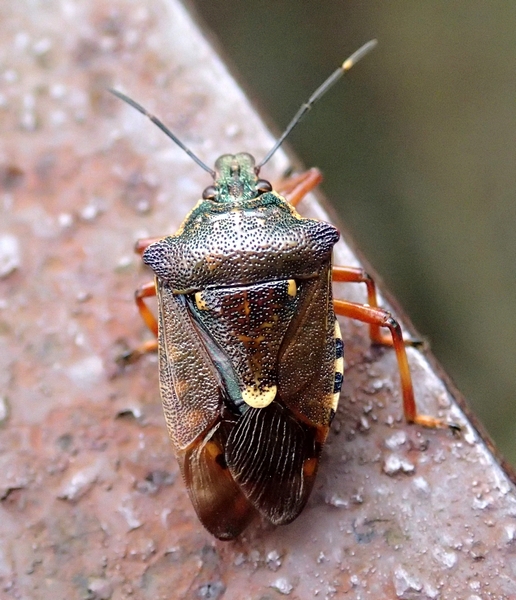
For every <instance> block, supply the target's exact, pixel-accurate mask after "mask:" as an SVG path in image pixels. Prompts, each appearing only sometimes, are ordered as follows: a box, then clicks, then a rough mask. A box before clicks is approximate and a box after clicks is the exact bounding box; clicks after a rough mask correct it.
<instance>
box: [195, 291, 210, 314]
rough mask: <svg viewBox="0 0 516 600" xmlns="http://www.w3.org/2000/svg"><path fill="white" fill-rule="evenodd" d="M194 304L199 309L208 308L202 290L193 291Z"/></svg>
mask: <svg viewBox="0 0 516 600" xmlns="http://www.w3.org/2000/svg"><path fill="white" fill-rule="evenodd" d="M195 304H196V306H197V308H198V309H199V310H208V305H207V304H206V300H205V299H204V296H203V295H202V292H195Z"/></svg>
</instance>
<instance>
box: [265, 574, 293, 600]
mask: <svg viewBox="0 0 516 600" xmlns="http://www.w3.org/2000/svg"><path fill="white" fill-rule="evenodd" d="M270 587H271V588H273V589H275V590H277V591H278V592H279V593H280V594H283V595H284V596H288V595H289V594H290V593H291V592H292V590H293V589H294V586H293V585H292V584H291V583H290V581H289V580H288V579H287V578H286V577H278V579H276V581H273V582H272V583H271V586H270Z"/></svg>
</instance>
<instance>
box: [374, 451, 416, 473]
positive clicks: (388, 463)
mask: <svg viewBox="0 0 516 600" xmlns="http://www.w3.org/2000/svg"><path fill="white" fill-rule="evenodd" d="M382 470H383V472H384V473H385V474H386V475H390V476H393V475H396V474H397V473H406V474H410V473H414V471H415V470H416V467H415V466H414V465H413V464H412V463H411V462H410V461H409V460H407V459H406V458H401V457H400V456H397V455H396V454H389V456H387V458H386V459H385V461H384V463H383V467H382Z"/></svg>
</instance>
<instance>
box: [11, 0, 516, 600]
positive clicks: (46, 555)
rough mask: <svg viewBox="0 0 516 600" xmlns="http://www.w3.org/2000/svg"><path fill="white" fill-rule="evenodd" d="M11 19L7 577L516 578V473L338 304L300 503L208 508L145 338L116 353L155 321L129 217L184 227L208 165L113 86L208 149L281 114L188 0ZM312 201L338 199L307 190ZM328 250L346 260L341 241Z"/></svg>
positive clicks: (299, 587) (324, 586) (162, 592)
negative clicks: (341, 365)
mask: <svg viewBox="0 0 516 600" xmlns="http://www.w3.org/2000/svg"><path fill="white" fill-rule="evenodd" d="M0 22H1V23H2V25H1V28H2V36H1V40H0V82H1V83H0V124H1V128H2V136H1V139H0V211H1V213H0V214H1V217H0V344H1V353H0V400H1V401H0V539H1V540H2V543H1V544H0V598H2V599H3V598H5V599H10V598H32V599H47V598H85V599H86V598H87V599H99V600H101V599H102V600H103V599H109V598H113V599H122V598H152V599H158V598H163V599H169V598H172V599H175V598H178V599H182V598H186V599H190V598H206V599H207V598H210V599H218V598H224V600H232V599H235V600H236V599H238V600H241V599H245V600H246V599H249V600H258V599H260V600H265V599H271V600H272V599H277V598H283V597H288V598H292V599H305V598H356V599H359V598H360V599H369V598H370V599H373V598H374V599H378V598H403V599H407V600H408V599H414V598H417V599H419V598H421V599H426V598H429V599H434V598H435V599H443V600H445V599H452V598H458V599H465V600H478V599H482V600H483V599H495V598H496V599H502V598H514V597H516V496H515V493H514V486H513V484H512V483H511V482H510V480H509V477H508V476H507V474H506V473H505V472H504V471H503V469H502V468H501V467H500V466H499V464H498V463H497V462H496V460H495V459H494V457H493V455H492V454H491V452H490V451H489V448H488V446H486V444H485V443H484V442H483V441H482V440H481V439H480V438H479V436H478V434H477V433H476V431H475V430H474V429H473V428H472V427H471V426H470V425H469V423H468V421H467V420H466V418H465V416H464V415H463V413H462V412H461V410H460V409H459V408H458V407H457V406H456V405H455V403H454V400H453V398H452V397H451V395H450V394H449V392H448V391H447V389H446V387H445V385H443V383H442V382H441V381H440V380H439V378H437V377H436V375H435V374H434V373H433V371H432V369H431V367H430V365H429V363H428V362H427V361H426V360H425V358H424V357H423V355H422V354H421V353H420V352H418V351H416V350H414V349H410V350H409V358H410V361H411V366H412V371H413V375H414V382H415V388H416V394H417V399H418V402H419V404H420V406H421V408H422V409H423V410H424V412H428V413H430V414H440V415H442V416H443V417H445V418H448V419H450V420H453V421H457V422H459V423H460V424H461V425H462V426H463V431H462V433H461V435H459V436H454V435H453V434H452V433H451V432H449V431H429V430H423V429H421V428H418V427H414V426H408V425H406V424H405V423H404V421H403V419H402V417H401V406H400V390H399V380H398V376H397V369H396V362H395V357H394V354H393V352H392V351H391V350H389V349H374V348H371V347H370V345H369V343H368V338H367V330H366V329H365V328H364V327H363V326H362V325H358V324H352V323H349V322H343V323H342V329H343V333H344V337H345V339H346V375H345V385H344V389H343V394H342V399H341V404H340V408H339V411H338V413H337V417H336V419H335V421H334V424H333V426H332V431H331V434H330V438H329V442H328V444H327V446H326V448H325V451H324V454H323V459H322V465H321V469H320V474H319V477H318V480H317V483H316V486H315V490H314V492H313V494H312V497H311V499H310V501H309V503H308V506H307V508H306V509H305V511H304V512H303V513H302V515H301V516H300V517H299V518H298V519H297V520H296V521H295V522H294V523H293V524H291V525H289V526H285V527H282V528H278V529H274V528H272V527H270V526H268V525H265V524H262V523H256V524H253V525H252V526H251V527H250V528H249V529H248V530H247V531H246V532H245V533H244V535H243V536H242V537H241V538H240V539H239V540H237V541H235V542H229V543H223V542H218V541H216V540H214V539H213V538H212V537H211V536H210V535H209V534H208V533H207V532H206V531H205V530H204V529H203V528H202V526H201V525H200V524H199V522H198V521H197V519H196V517H195V513H194V511H193V508H192V507H191V505H190V503H189V500H188V497H187V493H186V490H185V487H184V485H183V482H182V480H181V476H180V474H179V472H178V467H177V464H176V462H175V459H174V457H173V455H172V451H171V445H170V443H169V441H168V439H167V434H166V428H165V423H164V419H163V416H162V413H161V406H160V401H159V392H158V376H157V362H156V358H155V357H154V356H147V357H145V358H144V359H142V360H141V361H139V362H138V363H136V364H134V365H131V366H129V367H127V368H125V369H120V368H119V367H118V366H117V364H116V357H117V356H119V354H120V352H121V351H122V349H123V348H125V347H134V346H136V345H137V344H138V343H139V342H140V341H141V340H142V339H148V338H149V334H148V333H147V332H146V330H145V328H144V326H143V324H142V323H141V321H140V319H139V316H138V314H137V311H136V309H135V307H134V303H133V300H132V297H133V290H134V288H135V287H136V286H137V285H138V284H139V283H142V282H144V281H146V280H147V279H149V273H148V272H145V271H144V269H143V268H142V266H141V264H140V261H139V259H138V257H137V256H135V255H133V253H132V247H133V244H134V241H135V240H136V239H138V238H141V237H146V236H159V235H164V234H166V233H169V232H173V231H174V230H175V229H177V227H178V225H179V223H180V222H181V220H182V218H183V216H184V215H185V214H186V212H187V211H188V210H189V209H190V208H191V207H192V206H193V204H194V203H195V201H196V200H197V199H198V198H199V197H200V194H201V192H202V190H203V189H204V187H205V186H206V185H208V184H209V183H210V182H209V177H208V176H207V174H206V173H204V172H203V171H202V170H201V169H199V167H198V166H197V165H195V164H194V163H193V162H192V161H191V160H190V159H189V158H188V157H187V156H186V155H184V154H183V153H182V152H181V151H180V150H179V149H178V148H176V147H175V146H173V145H172V144H171V143H170V142H169V141H168V140H167V139H166V138H165V137H164V136H163V134H162V133H161V132H160V131H159V130H158V129H157V128H155V127H154V126H153V125H152V124H151V123H150V122H148V121H147V120H145V119H144V118H143V117H141V115H138V114H137V113H136V112H135V111H133V110H131V109H130V108H129V107H126V106H124V105H123V104H122V103H120V102H119V101H118V100H117V99H115V98H113V97H111V96H110V95H108V94H107V93H106V91H105V88H106V87H108V86H114V87H116V88H117V89H120V90H122V91H124V92H126V93H128V94H129V95H130V96H132V97H133V98H135V99H136V100H137V101H139V102H141V103H142V104H144V105H145V106H146V107H148V109H149V110H151V111H153V112H154V113H156V114H157V115H159V116H160V118H161V119H162V120H163V121H165V122H166V123H167V124H168V125H169V126H170V127H171V129H172V130H173V131H174V132H175V133H176V134H177V135H178V136H179V137H180V138H181V139H182V140H183V141H184V142H185V143H187V144H188V145H189V146H191V147H192V149H193V150H194V151H195V152H196V153H197V154H199V155H200V156H201V157H202V158H203V160H205V161H206V162H207V163H208V164H213V162H214V160H215V158H216V157H217V156H218V155H219V154H221V153H225V152H234V151H241V150H245V151H250V152H252V153H254V154H256V155H257V156H259V157H260V156H263V155H264V153H265V152H266V151H267V150H268V149H269V147H270V146H271V144H272V138H271V137H270V135H269V134H268V133H267V132H266V131H265V130H264V128H263V125H262V124H261V123H260V121H259V119H258V118H257V116H256V114H255V113H254V112H253V110H252V108H251V107H250V105H249V103H248V101H247V100H246V99H245V97H244V96H243V94H242V93H241V91H240V90H239V89H238V87H237V86H236V85H235V83H234V82H233V80H232V79H231V78H230V77H229V75H228V73H227V71H226V69H225V67H224V65H223V64H222V63H221V61H220V60H219V59H218V58H217V56H216V55H215V54H214V52H213V50H212V49H211V48H210V46H209V45H208V43H207V41H206V40H205V39H204V38H203V36H202V35H201V34H200V32H199V30H198V29H197V27H196V26H195V25H194V24H193V23H192V21H191V20H190V17H189V16H188V14H187V13H186V12H185V10H184V9H183V8H182V6H181V5H180V4H178V3H177V2H172V1H169V2H168V3H163V2H160V1H158V0H151V1H149V2H147V3H145V5H142V4H141V3H137V2H132V1H130V0H114V1H113V2H110V3H109V4H102V3H97V2H90V3H88V2H86V1H85V0H78V1H76V2H68V1H65V0H50V1H49V2H46V3H41V4H29V3H18V4H14V3H4V4H3V5H2V6H1V7H0ZM287 164H288V162H287V159H286V158H285V156H284V155H281V154H278V156H277V157H276V158H275V159H274V161H273V162H272V163H271V166H270V167H269V166H268V167H267V173H265V172H264V175H265V174H266V175H267V176H268V177H271V178H273V177H274V176H277V175H278V174H279V173H281V172H282V171H283V170H284V169H285V167H286V166H287ZM319 166H320V167H322V168H323V169H324V165H319ZM300 211H302V212H303V213H304V214H306V215H312V216H318V217H320V218H327V217H326V216H325V213H324V212H323V210H322V209H321V208H320V206H319V205H318V204H317V202H316V201H315V200H314V199H313V198H310V199H307V200H306V201H303V203H302V204H301V205H300ZM336 262H337V263H339V264H357V263H356V258H355V257H354V256H353V255H352V254H351V252H350V250H349V249H348V248H347V247H346V246H345V245H344V244H341V245H339V247H338V249H337V256H336ZM336 294H338V295H339V296H341V297H346V298H348V299H352V300H357V301H364V299H365V293H364V290H361V289H360V286H358V289H356V286H339V287H338V288H336Z"/></svg>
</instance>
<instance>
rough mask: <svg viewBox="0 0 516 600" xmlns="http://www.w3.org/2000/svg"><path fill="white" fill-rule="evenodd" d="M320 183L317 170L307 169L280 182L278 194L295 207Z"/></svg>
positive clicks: (319, 175) (320, 177) (320, 178)
mask: <svg viewBox="0 0 516 600" xmlns="http://www.w3.org/2000/svg"><path fill="white" fill-rule="evenodd" d="M321 181H322V175H321V172H320V171H319V170H318V169H309V170H308V171H305V172H304V173H299V174H298V175H293V176H292V177H287V178H286V179H284V180H283V181H280V182H279V183H278V193H279V194H282V195H283V196H285V198H286V199H287V200H288V201H289V202H290V204H292V206H297V205H298V204H299V203H300V202H301V200H302V199H303V198H304V197H305V196H306V195H307V194H308V192H311V191H312V190H313V189H314V188H315V187H316V186H317V185H319V183H321Z"/></svg>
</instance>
